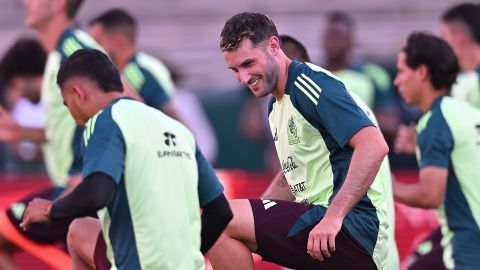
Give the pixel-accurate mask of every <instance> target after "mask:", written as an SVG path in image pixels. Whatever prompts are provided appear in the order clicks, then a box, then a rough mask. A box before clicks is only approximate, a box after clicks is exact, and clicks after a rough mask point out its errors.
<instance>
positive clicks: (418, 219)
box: [0, 170, 438, 270]
mask: <svg viewBox="0 0 480 270" xmlns="http://www.w3.org/2000/svg"><path fill="white" fill-rule="evenodd" d="M394 174H395V177H396V178H397V179H398V180H399V181H402V182H415V181H418V177H417V173H416V172H410V171H401V172H395V173H394ZM218 175H219V177H220V179H221V180H222V182H223V183H224V185H225V190H226V195H227V197H229V198H255V197H259V196H260V195H261V193H262V192H263V190H265V188H266V187H267V186H268V184H269V182H270V178H269V177H268V176H267V175H265V174H261V173H247V172H244V171H235V170H233V171H218ZM48 185H49V184H48V180H47V178H46V177H44V176H15V177H12V176H8V177H7V176H0V207H2V208H5V207H7V206H8V204H9V203H10V202H12V201H14V200H15V199H16V198H19V197H21V196H23V195H25V194H27V193H28V192H30V191H32V190H35V189H40V188H43V187H47V186H48ZM395 212H396V228H395V229H396V241H397V246H398V250H399V254H400V259H401V260H405V258H406V257H407V256H408V254H409V253H410V252H411V251H412V249H413V248H414V247H415V245H416V244H417V243H418V242H419V241H420V240H421V239H422V238H423V237H424V236H425V235H426V234H428V233H429V232H430V231H431V230H432V229H433V228H436V227H437V226H438V221H437V217H436V214H435V212H434V211H433V210H422V209H415V208H410V207H407V206H405V205H402V204H399V203H396V204H395ZM15 259H16V260H17V261H18V263H19V264H20V266H21V269H22V270H31V269H36V270H50V268H49V267H48V266H47V265H45V264H44V263H42V262H41V261H39V260H38V259H36V258H35V257H33V256H31V255H29V254H26V253H25V252H19V253H18V254H17V255H16V256H15ZM255 269H258V270H280V269H282V268H280V267H278V266H276V265H273V264H270V263H266V262H261V261H260V260H259V258H256V263H255Z"/></svg>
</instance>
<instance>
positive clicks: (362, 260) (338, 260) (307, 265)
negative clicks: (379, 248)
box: [249, 199, 376, 270]
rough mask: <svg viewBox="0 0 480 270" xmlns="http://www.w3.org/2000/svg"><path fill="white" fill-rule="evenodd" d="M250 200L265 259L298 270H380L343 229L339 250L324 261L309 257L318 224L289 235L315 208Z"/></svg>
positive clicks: (293, 203) (339, 238)
mask: <svg viewBox="0 0 480 270" xmlns="http://www.w3.org/2000/svg"><path fill="white" fill-rule="evenodd" d="M249 201H250V204H251V206H252V211H253V217H254V222H255V237H256V240H257V245H258V249H257V253H258V254H259V255H260V256H262V259H263V260H265V261H269V262H273V263H276V264H279V265H281V266H284V267H288V268H292V269H297V270H300V269H303V270H309V269H316V270H321V269H336V270H342V269H345V270H350V269H362V270H369V269H372V270H374V269H376V266H375V263H374V262H373V259H372V258H371V257H370V255H369V254H368V253H367V252H366V251H365V250H364V249H363V247H362V246H360V244H358V243H357V241H356V240H355V239H354V238H353V237H352V236H351V235H350V233H348V231H347V230H346V229H345V228H343V227H342V229H341V230H340V232H339V233H338V235H337V237H336V238H335V246H336V251H335V252H333V253H332V254H331V256H330V257H329V258H326V259H325V258H324V260H323V261H322V262H321V261H318V260H315V259H313V258H312V257H310V255H309V254H307V243H308V235H309V232H310V231H311V230H312V229H313V227H314V225H312V226H310V227H306V228H305V229H303V230H300V231H299V232H298V233H296V234H294V235H291V236H289V233H290V232H291V230H292V227H293V225H294V224H295V222H296V221H297V220H298V219H299V218H300V217H301V216H302V215H303V214H304V213H305V212H306V211H308V210H310V209H311V208H313V207H314V206H312V205H304V204H300V203H295V202H288V201H274V200H272V201H262V200H259V199H251V200H249ZM316 207H319V206H316ZM320 219H321V217H319V220H318V221H320ZM317 223H318V222H317ZM317 223H316V224H317Z"/></svg>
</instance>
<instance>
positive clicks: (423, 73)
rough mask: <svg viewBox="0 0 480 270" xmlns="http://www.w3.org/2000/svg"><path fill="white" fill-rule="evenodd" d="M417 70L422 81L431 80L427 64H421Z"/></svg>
mask: <svg viewBox="0 0 480 270" xmlns="http://www.w3.org/2000/svg"><path fill="white" fill-rule="evenodd" d="M415 72H416V73H417V74H418V76H419V77H420V80H422V81H429V80H430V73H429V72H428V68H427V66H426V65H424V64H422V65H420V66H419V67H418V68H417V69H416V70H415Z"/></svg>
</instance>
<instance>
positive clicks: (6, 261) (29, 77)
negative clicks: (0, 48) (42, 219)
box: [0, 38, 47, 270]
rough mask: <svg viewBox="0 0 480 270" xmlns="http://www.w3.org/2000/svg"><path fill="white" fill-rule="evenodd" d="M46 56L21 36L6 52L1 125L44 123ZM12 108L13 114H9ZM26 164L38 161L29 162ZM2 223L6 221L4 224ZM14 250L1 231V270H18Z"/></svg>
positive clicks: (1, 68) (1, 66)
mask: <svg viewBox="0 0 480 270" xmlns="http://www.w3.org/2000/svg"><path fill="white" fill-rule="evenodd" d="M46 58H47V55H46V53H45V51H44V50H43V49H42V46H41V45H40V43H39V42H38V40H36V39H31V38H20V39H18V40H17V41H15V43H13V44H12V45H11V46H10V48H9V49H8V50H7V52H6V53H5V54H4V56H3V58H2V60H1V61H0V79H1V81H2V82H4V84H5V92H4V93H3V94H4V95H5V108H3V107H0V115H2V117H0V119H1V121H2V123H1V124H0V125H4V124H8V123H14V124H15V125H16V122H18V123H21V124H22V126H23V127H24V128H27V127H31V126H34V125H35V126H41V125H43V106H42V105H41V104H40V102H39V100H40V89H41V85H42V76H43V71H44V67H45V61H46ZM9 111H10V112H11V115H10V114H8V112H9ZM3 135H6V134H5V133H3ZM11 142H12V143H13V144H17V143H23V142H20V141H19V138H13V139H12V140H11ZM28 143H30V142H28ZM18 146H20V145H18ZM28 146H29V147H32V148H31V149H33V150H34V151H35V152H36V151H39V152H40V151H41V150H40V149H39V148H38V147H37V145H28ZM15 148H17V147H15ZM17 149H19V148H17ZM12 154H13V153H12ZM14 162H20V161H19V160H14ZM40 164H41V165H43V163H42V162H39V165H40ZM26 165H29V166H32V165H34V164H32V163H31V162H29V163H27V164H26ZM2 211H4V210H2ZM21 211H23V209H21ZM2 222H4V221H1V222H0V223H2ZM5 222H7V221H5ZM11 253H12V250H11V244H10V243H8V241H6V240H5V239H3V237H2V236H1V234H0V269H8V270H9V269H17V267H16V265H15V263H14V261H13V259H12V256H11Z"/></svg>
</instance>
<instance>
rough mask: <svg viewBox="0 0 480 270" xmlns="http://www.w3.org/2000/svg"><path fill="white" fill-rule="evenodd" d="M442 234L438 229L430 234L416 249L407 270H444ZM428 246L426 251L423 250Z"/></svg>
mask: <svg viewBox="0 0 480 270" xmlns="http://www.w3.org/2000/svg"><path fill="white" fill-rule="evenodd" d="M441 241H442V232H441V230H440V228H437V229H435V230H434V231H433V232H431V233H430V234H429V235H428V236H427V238H425V239H424V240H423V241H422V242H421V243H420V244H419V246H418V247H417V250H416V252H415V254H414V255H413V256H412V258H411V263H410V265H409V266H408V270H444V269H445V270H446V269H447V268H446V267H445V265H444V264H443V247H442V245H441ZM426 246H428V247H429V249H428V250H424V249H425V248H422V247H426Z"/></svg>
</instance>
